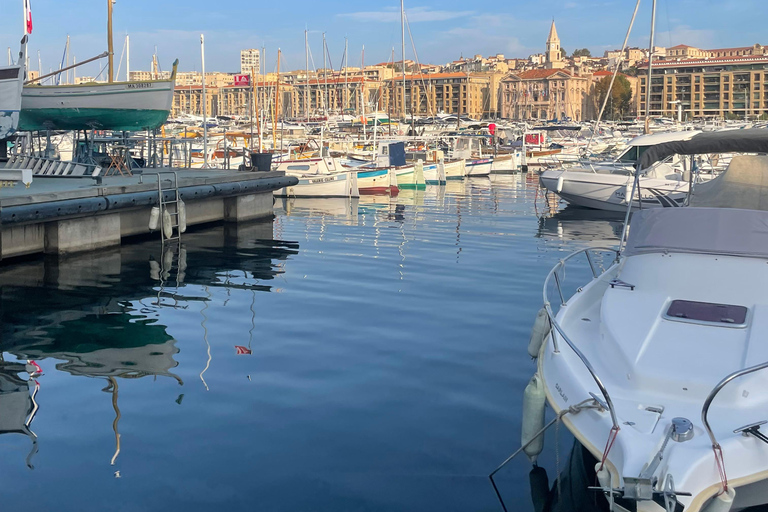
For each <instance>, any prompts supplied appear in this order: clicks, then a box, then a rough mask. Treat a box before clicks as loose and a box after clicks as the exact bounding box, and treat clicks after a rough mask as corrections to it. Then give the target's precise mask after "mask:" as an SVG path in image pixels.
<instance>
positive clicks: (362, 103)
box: [360, 45, 376, 150]
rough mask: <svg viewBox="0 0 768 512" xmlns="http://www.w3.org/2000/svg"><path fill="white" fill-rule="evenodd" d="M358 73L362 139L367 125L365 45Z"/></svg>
mask: <svg viewBox="0 0 768 512" xmlns="http://www.w3.org/2000/svg"><path fill="white" fill-rule="evenodd" d="M360 75H361V80H362V81H361V82H360V115H361V116H362V118H363V139H365V138H366V137H367V135H366V133H365V129H366V127H367V126H368V120H367V119H366V118H365V45H363V55H362V56H361V57H360ZM374 117H375V115H374ZM374 126H375V125H374ZM375 136H376V135H375V134H374V137H375ZM373 149H374V150H375V149H376V148H375V147H374V148H373Z"/></svg>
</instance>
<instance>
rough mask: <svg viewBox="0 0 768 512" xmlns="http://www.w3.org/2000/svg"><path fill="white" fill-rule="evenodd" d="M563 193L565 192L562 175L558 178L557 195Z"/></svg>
mask: <svg viewBox="0 0 768 512" xmlns="http://www.w3.org/2000/svg"><path fill="white" fill-rule="evenodd" d="M562 191H563V175H562V174H561V175H560V176H559V177H558V178H557V193H558V194H559V193H560V192H562Z"/></svg>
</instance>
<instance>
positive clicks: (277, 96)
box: [272, 48, 280, 151]
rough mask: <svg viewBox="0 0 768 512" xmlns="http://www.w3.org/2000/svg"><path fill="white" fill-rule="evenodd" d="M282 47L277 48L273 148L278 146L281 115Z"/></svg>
mask: <svg viewBox="0 0 768 512" xmlns="http://www.w3.org/2000/svg"><path fill="white" fill-rule="evenodd" d="M279 107H280V48H278V49H277V81H276V82H275V119H274V121H273V122H272V150H273V151H274V149H275V148H276V147H277V132H276V129H277V119H278V116H279V115H280V108H279Z"/></svg>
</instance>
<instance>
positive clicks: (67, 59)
mask: <svg viewBox="0 0 768 512" xmlns="http://www.w3.org/2000/svg"><path fill="white" fill-rule="evenodd" d="M69 64H70V62H69V34H67V57H66V66H67V67H69ZM69 76H70V73H69V71H67V76H66V80H67V84H70V83H72V82H70V81H69Z"/></svg>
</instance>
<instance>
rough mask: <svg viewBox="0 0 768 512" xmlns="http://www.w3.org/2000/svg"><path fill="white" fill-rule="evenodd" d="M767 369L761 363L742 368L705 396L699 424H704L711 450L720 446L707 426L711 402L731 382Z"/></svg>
mask: <svg viewBox="0 0 768 512" xmlns="http://www.w3.org/2000/svg"><path fill="white" fill-rule="evenodd" d="M766 368H768V362H765V363H761V364H758V365H755V366H750V367H749V368H743V369H741V370H737V371H735V372H733V373H731V374H729V375H727V376H726V377H725V378H724V379H723V380H721V381H720V382H718V383H717V385H716V386H715V387H714V388H712V391H710V392H709V395H708V396H707V399H706V400H705V401H704V405H703V406H702V408H701V422H702V423H703V424H704V430H706V431H707V435H709V439H710V440H711V441H712V447H713V448H716V449H717V448H719V447H720V444H719V443H718V442H717V438H716V437H715V433H714V432H713V431H712V427H711V426H710V425H709V418H708V415H709V407H710V406H711V405H712V401H713V400H714V399H715V397H716V396H717V394H718V393H720V391H721V390H722V389H723V388H724V387H725V386H727V385H728V384H729V383H731V382H732V381H734V380H736V379H738V378H740V377H743V376H745V375H749V374H750V373H754V372H757V371H760V370H765V369H766Z"/></svg>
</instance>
